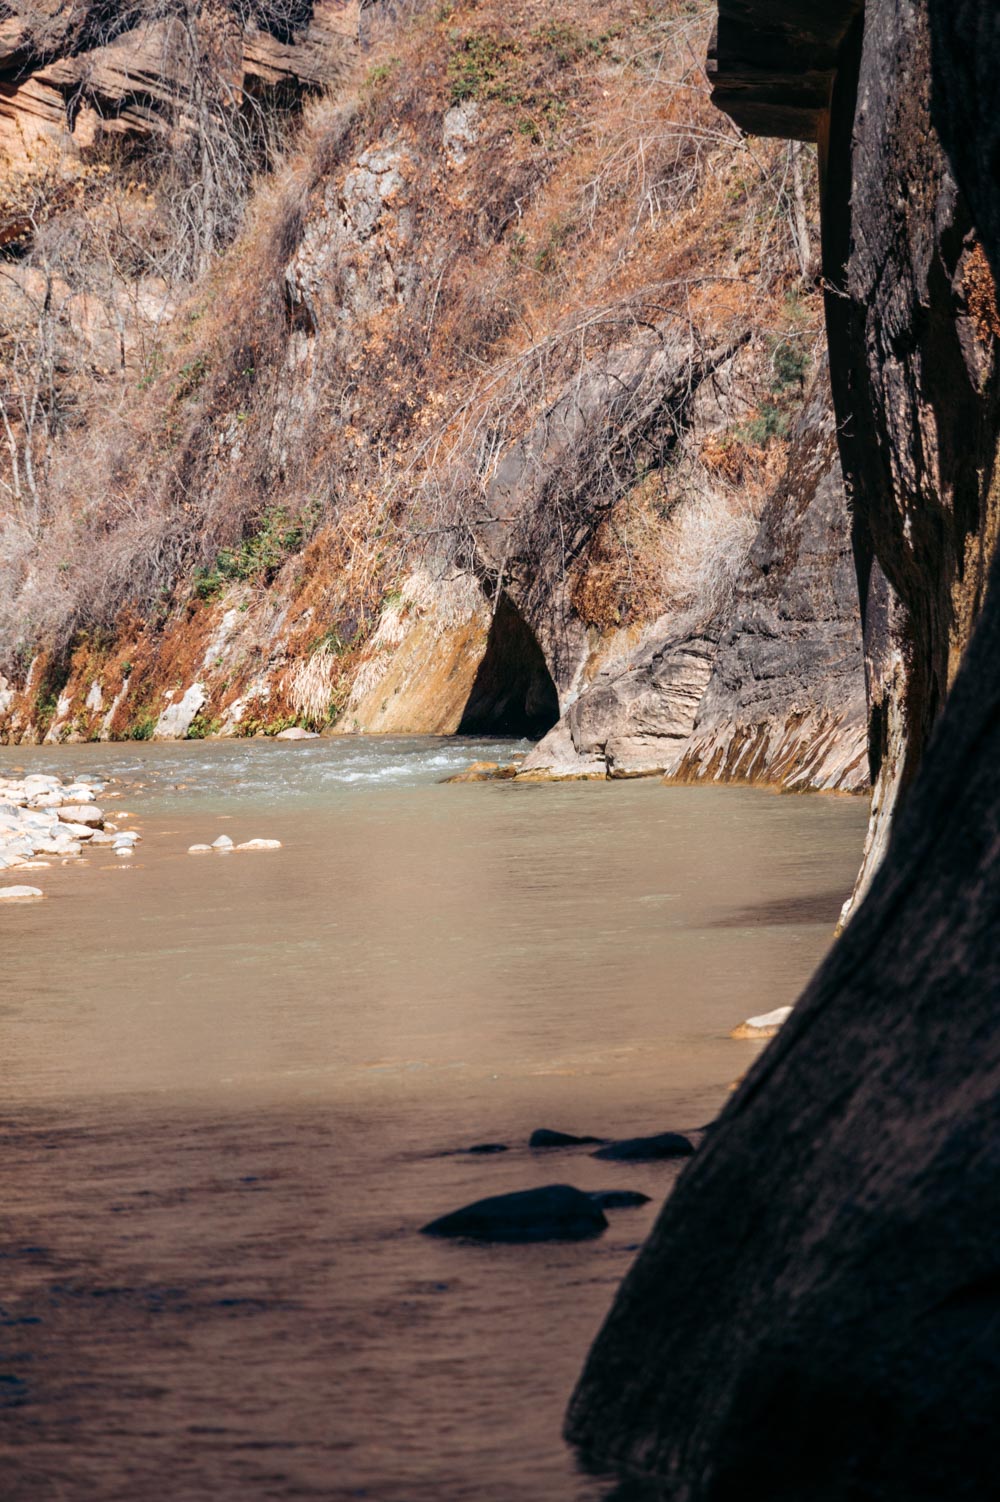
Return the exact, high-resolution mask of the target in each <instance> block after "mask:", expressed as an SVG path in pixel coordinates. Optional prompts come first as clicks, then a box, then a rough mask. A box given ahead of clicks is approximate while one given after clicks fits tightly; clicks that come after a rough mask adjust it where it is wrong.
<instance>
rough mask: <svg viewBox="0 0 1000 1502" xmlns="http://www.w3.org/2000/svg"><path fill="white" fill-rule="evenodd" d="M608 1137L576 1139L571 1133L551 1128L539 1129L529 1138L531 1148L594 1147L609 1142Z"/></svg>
mask: <svg viewBox="0 0 1000 1502" xmlns="http://www.w3.org/2000/svg"><path fill="white" fill-rule="evenodd" d="M607 1140H608V1139H607V1137H574V1136H573V1134H572V1133H571V1132H556V1131H553V1129H552V1128H551V1127H537V1128H536V1130H535V1131H533V1132H532V1134H531V1136H530V1137H529V1138H528V1146H529V1147H536V1148H537V1147H592V1146H594V1145H595V1144H596V1145H600V1144H601V1143H603V1142H607Z"/></svg>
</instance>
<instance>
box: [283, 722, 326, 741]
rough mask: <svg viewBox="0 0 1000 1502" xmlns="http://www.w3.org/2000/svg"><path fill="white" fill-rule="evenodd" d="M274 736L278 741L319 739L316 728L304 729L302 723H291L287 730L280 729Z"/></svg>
mask: <svg viewBox="0 0 1000 1502" xmlns="http://www.w3.org/2000/svg"><path fill="white" fill-rule="evenodd" d="M274 738H275V740H276V741H315V740H318V739H319V737H318V736H317V733H316V731H315V730H303V729H302V726H301V725H290V726H289V727H288V729H287V730H279V731H278V733H277V735H276V736H275V737H274Z"/></svg>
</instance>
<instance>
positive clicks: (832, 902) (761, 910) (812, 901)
mask: <svg viewBox="0 0 1000 1502" xmlns="http://www.w3.org/2000/svg"><path fill="white" fill-rule="evenodd" d="M843 902H844V895H843V892H842V891H841V890H840V889H838V890H837V891H835V892H810V893H809V894H808V895H807V896H802V897H777V898H772V899H771V900H769V901H767V902H755V903H752V904H751V905H749V906H747V907H740V908H736V909H735V910H734V911H733V912H730V913H724V914H723V915H722V916H721V917H719V918H711V919H709V921H708V922H707V923H704V924H703V925H702V927H703V928H753V927H755V926H756V925H758V924H762V925H781V924H802V925H804V926H805V925H808V924H811V923H829V924H830V925H831V927H832V926H833V924H835V923H836V921H837V918H838V917H839V916H840V909H841V907H842V906H843Z"/></svg>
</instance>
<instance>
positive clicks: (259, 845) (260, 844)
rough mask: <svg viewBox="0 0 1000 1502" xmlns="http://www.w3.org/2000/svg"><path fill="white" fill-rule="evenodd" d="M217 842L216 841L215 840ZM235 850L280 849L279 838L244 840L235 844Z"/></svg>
mask: <svg viewBox="0 0 1000 1502" xmlns="http://www.w3.org/2000/svg"><path fill="white" fill-rule="evenodd" d="M216 843H218V842H216ZM236 848H237V850H280V849H281V841H280V840H245V841H244V843H243V844H242V845H237V847H236Z"/></svg>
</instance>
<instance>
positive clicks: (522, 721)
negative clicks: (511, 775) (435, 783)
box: [458, 594, 559, 741]
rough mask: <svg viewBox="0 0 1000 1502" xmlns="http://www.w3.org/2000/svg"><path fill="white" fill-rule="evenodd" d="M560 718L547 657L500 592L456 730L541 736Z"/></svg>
mask: <svg viewBox="0 0 1000 1502" xmlns="http://www.w3.org/2000/svg"><path fill="white" fill-rule="evenodd" d="M558 718H559V695H558V693H557V692H556V686H555V684H554V683H553V681H552V676H551V674H550V673H549V670H548V668H547V667H546V665H545V657H544V655H543V653H542V649H541V647H540V646H539V645H538V641H537V639H536V637H535V633H534V632H533V631H532V629H531V627H530V626H529V625H528V624H527V622H526V621H525V619H524V617H523V616H522V615H521V612H520V611H519V610H518V608H517V606H516V605H515V604H514V603H513V601H512V600H511V599H510V598H509V596H507V595H505V594H501V595H500V598H499V599H498V601H497V607H496V610H495V612H494V614H493V623H492V625H491V626H490V634H489V636H488V637H487V640H486V651H485V653H484V655H483V660H482V662H481V663H480V664H479V671H478V672H477V674H476V681H475V682H474V683H473V685H472V692H471V693H470V694H469V699H468V702H467V704H466V706H465V710H464V712H463V714H462V721H461V724H460V725H459V727H458V734H459V735H518V736H526V737H527V738H528V739H529V740H535V741H537V740H540V739H541V738H542V736H543V735H544V734H545V732H546V731H547V730H551V729H552V726H553V725H554V724H555V723H556V721H557V720H558Z"/></svg>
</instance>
